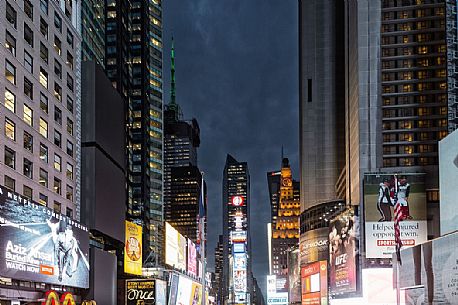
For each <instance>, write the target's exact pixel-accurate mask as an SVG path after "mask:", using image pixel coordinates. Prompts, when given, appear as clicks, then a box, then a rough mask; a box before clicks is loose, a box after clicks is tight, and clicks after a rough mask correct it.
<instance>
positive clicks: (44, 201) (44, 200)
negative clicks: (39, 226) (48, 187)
mask: <svg viewBox="0 0 458 305" xmlns="http://www.w3.org/2000/svg"><path fill="white" fill-rule="evenodd" d="M38 203H39V204H41V205H44V206H46V205H48V196H46V195H44V194H42V193H40V195H39V197H38Z"/></svg>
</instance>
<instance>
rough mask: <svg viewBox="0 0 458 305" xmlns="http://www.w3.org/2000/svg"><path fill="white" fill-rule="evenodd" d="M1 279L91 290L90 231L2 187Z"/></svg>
mask: <svg viewBox="0 0 458 305" xmlns="http://www.w3.org/2000/svg"><path fill="white" fill-rule="evenodd" d="M0 276H2V277H7V278H14V279H21V280H26V281H34V282H43V283H49V284H56V285H65V286H69V287H81V288H89V230H88V229H87V228H86V227H85V226H83V225H81V224H80V223H78V222H76V221H74V220H73V219H72V218H71V217H67V216H65V215H62V214H59V213H56V212H54V210H52V209H50V208H48V207H46V206H43V205H41V204H38V203H35V202H32V201H30V200H29V199H27V198H25V197H22V196H21V195H19V194H17V193H15V192H12V191H10V190H8V189H6V188H5V187H3V186H0Z"/></svg>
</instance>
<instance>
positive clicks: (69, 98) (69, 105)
mask: <svg viewBox="0 0 458 305" xmlns="http://www.w3.org/2000/svg"><path fill="white" fill-rule="evenodd" d="M67 109H68V111H70V112H71V113H73V100H72V99H71V97H69V96H68V95H67Z"/></svg>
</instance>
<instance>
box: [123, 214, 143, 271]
mask: <svg viewBox="0 0 458 305" xmlns="http://www.w3.org/2000/svg"><path fill="white" fill-rule="evenodd" d="M124 272H125V273H130V274H136V275H142V227H141V226H139V225H136V224H135V223H133V222H130V221H126V241H125V247H124Z"/></svg>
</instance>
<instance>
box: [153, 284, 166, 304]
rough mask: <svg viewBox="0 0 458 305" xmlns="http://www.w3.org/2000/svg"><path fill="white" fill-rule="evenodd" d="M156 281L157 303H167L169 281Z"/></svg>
mask: <svg viewBox="0 0 458 305" xmlns="http://www.w3.org/2000/svg"><path fill="white" fill-rule="evenodd" d="M155 281H156V305H166V303H167V298H166V294H167V283H166V282H165V281H161V280H155Z"/></svg>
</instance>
